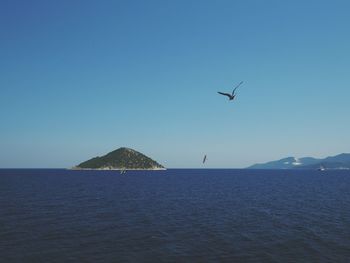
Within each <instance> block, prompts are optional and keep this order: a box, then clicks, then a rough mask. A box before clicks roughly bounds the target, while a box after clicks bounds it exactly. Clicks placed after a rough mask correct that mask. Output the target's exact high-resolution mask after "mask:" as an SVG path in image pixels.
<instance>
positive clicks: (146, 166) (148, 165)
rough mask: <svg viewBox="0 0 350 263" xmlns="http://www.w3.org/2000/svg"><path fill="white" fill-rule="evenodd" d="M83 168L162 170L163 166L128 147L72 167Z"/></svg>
mask: <svg viewBox="0 0 350 263" xmlns="http://www.w3.org/2000/svg"><path fill="white" fill-rule="evenodd" d="M73 169H78V170H84V169H94V170H164V169H165V168H164V167H163V166H162V165H160V164H159V163H157V162H156V161H154V160H152V159H151V158H149V157H147V156H146V155H144V154H142V153H140V152H138V151H135V150H133V149H130V148H125V147H122V148H119V149H117V150H115V151H112V152H110V153H107V154H106V155H104V156H102V157H94V158H92V159H90V160H87V161H85V162H82V163H81V164H79V165H77V166H75V167H73Z"/></svg>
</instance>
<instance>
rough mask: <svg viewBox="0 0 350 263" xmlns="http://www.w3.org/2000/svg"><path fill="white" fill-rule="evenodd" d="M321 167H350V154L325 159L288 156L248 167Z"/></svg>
mask: <svg viewBox="0 0 350 263" xmlns="http://www.w3.org/2000/svg"><path fill="white" fill-rule="evenodd" d="M320 167H322V168H324V169H350V154H349V153H342V154H339V155H336V156H330V157H327V158H324V159H316V158H312V157H304V158H295V157H287V158H284V159H280V160H277V161H272V162H267V163H261V164H254V165H252V166H250V167H248V169H295V168H301V169H319V168H320Z"/></svg>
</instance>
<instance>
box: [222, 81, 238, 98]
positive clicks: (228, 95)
mask: <svg viewBox="0 0 350 263" xmlns="http://www.w3.org/2000/svg"><path fill="white" fill-rule="evenodd" d="M242 83H243V81H241V82H240V83H239V84H238V85H237V86H236V87H235V88H234V89H233V91H232V94H229V93H225V92H220V91H218V93H219V94H221V95H224V96H227V97H228V98H229V100H233V99H234V98H235V96H236V94H235V92H236V89H237V88H238V87H239V86H241V84H242Z"/></svg>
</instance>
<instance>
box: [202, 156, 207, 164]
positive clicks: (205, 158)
mask: <svg viewBox="0 0 350 263" xmlns="http://www.w3.org/2000/svg"><path fill="white" fill-rule="evenodd" d="M206 160H207V155H204V158H203V163H205V161H206Z"/></svg>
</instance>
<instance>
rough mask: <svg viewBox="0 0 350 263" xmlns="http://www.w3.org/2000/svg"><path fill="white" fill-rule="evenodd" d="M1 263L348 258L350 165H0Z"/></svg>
mask: <svg viewBox="0 0 350 263" xmlns="http://www.w3.org/2000/svg"><path fill="white" fill-rule="evenodd" d="M0 205H1V206H0V257H1V262H77V261H79V262H80V261H82V262H350V171H324V172H320V171H302V170H298V171H292V170H280V171H277V170H276V171H262V170H260V171H256V170H167V171H153V172H151V171H134V172H127V173H126V174H125V175H120V174H119V173H118V172H113V171H68V170H0Z"/></svg>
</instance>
